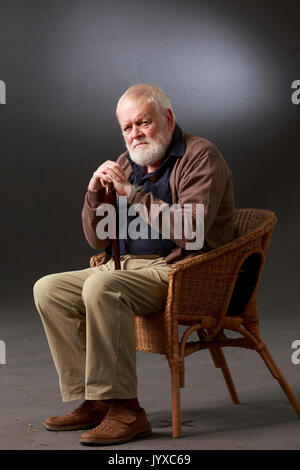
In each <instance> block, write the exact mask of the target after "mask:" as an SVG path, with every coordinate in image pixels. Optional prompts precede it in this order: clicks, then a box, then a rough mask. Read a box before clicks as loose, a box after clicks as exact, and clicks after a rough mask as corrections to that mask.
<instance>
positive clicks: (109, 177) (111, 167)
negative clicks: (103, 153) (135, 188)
mask: <svg viewBox="0 0 300 470" xmlns="http://www.w3.org/2000/svg"><path fill="white" fill-rule="evenodd" d="M94 175H95V176H97V177H98V178H99V179H100V181H101V184H102V185H104V186H105V185H106V184H107V183H111V182H112V181H113V180H115V181H119V182H121V181H124V180H125V179H126V177H125V172H124V170H123V168H122V167H121V166H120V165H119V164H118V163H116V162H112V161H110V160H108V161H106V162H105V163H103V164H102V165H101V166H100V167H99V168H98V169H97V170H96V171H95V173H94Z"/></svg>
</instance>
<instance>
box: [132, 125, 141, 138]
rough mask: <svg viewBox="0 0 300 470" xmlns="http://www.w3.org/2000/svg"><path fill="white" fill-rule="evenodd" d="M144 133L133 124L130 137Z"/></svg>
mask: <svg viewBox="0 0 300 470" xmlns="http://www.w3.org/2000/svg"><path fill="white" fill-rule="evenodd" d="M143 135H144V134H143V132H142V130H141V128H140V127H139V126H136V125H133V127H132V138H133V139H137V138H138V137H142V136H143Z"/></svg>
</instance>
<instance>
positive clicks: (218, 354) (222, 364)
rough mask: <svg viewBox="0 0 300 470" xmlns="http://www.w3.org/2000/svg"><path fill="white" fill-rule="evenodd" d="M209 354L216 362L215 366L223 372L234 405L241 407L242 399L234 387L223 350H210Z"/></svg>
mask: <svg viewBox="0 0 300 470" xmlns="http://www.w3.org/2000/svg"><path fill="white" fill-rule="evenodd" d="M209 352H210V354H211V357H212V359H213V361H214V364H215V366H216V367H217V368H220V369H221V371H222V374H223V377H224V379H225V382H226V385H227V389H228V391H229V394H230V397H231V400H232V403H233V404H234V405H239V404H240V399H239V396H238V394H237V391H236V388H235V386H234V383H233V380H232V377H231V374H230V370H229V367H228V364H227V361H226V359H225V356H224V353H223V350H222V348H210V349H209Z"/></svg>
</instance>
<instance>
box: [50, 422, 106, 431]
mask: <svg viewBox="0 0 300 470" xmlns="http://www.w3.org/2000/svg"><path fill="white" fill-rule="evenodd" d="M101 421H102V419H101V420H98V421H94V422H92V423H86V424H69V425H66V426H51V425H49V424H46V423H43V426H44V427H45V428H46V429H47V430H48V431H78V430H80V429H82V430H84V429H92V428H95V427H96V426H99V424H101Z"/></svg>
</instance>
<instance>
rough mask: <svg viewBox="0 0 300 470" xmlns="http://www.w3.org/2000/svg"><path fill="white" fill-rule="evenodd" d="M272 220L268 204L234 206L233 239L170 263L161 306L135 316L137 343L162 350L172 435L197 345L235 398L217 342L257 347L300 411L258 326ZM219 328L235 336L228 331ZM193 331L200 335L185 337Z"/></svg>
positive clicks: (178, 427) (235, 400) (177, 430)
mask: <svg viewBox="0 0 300 470" xmlns="http://www.w3.org/2000/svg"><path fill="white" fill-rule="evenodd" d="M276 222H277V218H276V215H275V214H274V213H273V212H271V211H269V210H264V209H238V210H236V212H235V238H234V240H233V241H232V242H230V243H227V244H226V245H224V246H221V247H219V248H216V249H214V250H211V251H209V252H206V253H203V254H200V255H198V256H195V257H193V258H191V259H189V260H187V261H185V260H183V261H181V262H179V263H176V264H174V265H172V266H171V268H170V271H169V289H168V296H167V300H166V305H165V310H164V311H161V312H157V313H153V314H151V315H145V316H137V317H136V318H135V334H136V349H137V350H140V351H148V352H151V353H159V354H163V355H165V356H166V358H167V360H168V363H169V366H170V371H171V381H172V435H173V437H180V436H181V421H180V387H184V358H185V356H187V355H189V354H192V353H194V352H196V351H200V350H202V349H209V351H210V353H211V356H212V359H213V362H214V364H215V366H216V367H218V368H221V370H222V373H223V375H224V378H225V381H226V384H227V388H228V390H229V393H230V396H231V399H232V401H233V403H234V404H238V403H240V402H239V398H238V395H237V392H236V389H235V386H234V383H233V381H232V378H231V374H230V372H229V369H228V365H227V363H226V360H225V357H224V354H223V350H222V348H223V347H226V346H231V347H232V346H235V347H242V348H247V349H253V350H256V351H257V352H258V353H259V354H260V356H261V357H262V359H263V360H264V362H265V364H266V366H267V367H268V369H269V370H270V372H271V374H272V375H273V377H274V378H276V379H277V380H278V382H279V384H280V385H281V387H282V389H283V391H284V392H285V394H286V395H287V397H288V399H289V401H290V403H291V404H292V406H293V407H294V409H295V411H296V413H297V414H298V416H300V403H299V401H298V399H297V397H296V395H295V394H294V392H293V391H292V389H291V388H290V386H289V384H288V383H287V381H286V379H285V377H284V376H283V374H282V372H281V371H280V369H279V367H278V365H277V364H276V362H275V361H274V359H273V357H272V356H271V354H270V352H269V351H268V349H267V347H266V345H265V343H264V342H263V340H262V338H261V336H260V332H259V321H258V311H257V300H256V293H257V289H258V285H259V282H260V279H261V275H262V271H263V267H264V262H265V257H266V254H267V250H268V247H269V243H270V240H271V236H272V231H273V228H274V225H275V224H276ZM91 265H94V261H93V258H92V259H91ZM179 327H180V328H179ZM182 328H183V329H184V333H183V334H182V335H181V337H180V331H181V330H182ZM224 330H229V331H235V332H238V333H240V337H234V338H230V337H227V336H226V335H225V332H224ZM193 332H196V333H197V336H198V338H199V341H188V338H189V336H190V335H191V334H192V333H193ZM235 336H236V335H235Z"/></svg>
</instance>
